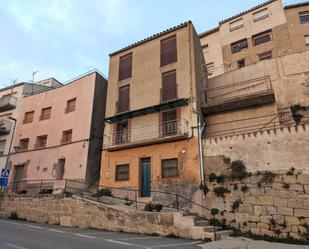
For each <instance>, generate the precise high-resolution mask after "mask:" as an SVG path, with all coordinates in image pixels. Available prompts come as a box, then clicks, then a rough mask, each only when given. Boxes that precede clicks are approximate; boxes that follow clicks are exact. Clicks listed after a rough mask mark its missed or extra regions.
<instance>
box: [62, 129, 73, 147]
mask: <svg viewBox="0 0 309 249" xmlns="http://www.w3.org/2000/svg"><path fill="white" fill-rule="evenodd" d="M72 134H73V131H72V129H71V130H66V131H63V132H62V139H61V143H62V144H64V143H70V142H72Z"/></svg>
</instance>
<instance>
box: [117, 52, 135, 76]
mask: <svg viewBox="0 0 309 249" xmlns="http://www.w3.org/2000/svg"><path fill="white" fill-rule="evenodd" d="M131 76H132V53H130V54H127V55H124V56H122V57H120V59H119V81H120V80H124V79H127V78H130V77H131Z"/></svg>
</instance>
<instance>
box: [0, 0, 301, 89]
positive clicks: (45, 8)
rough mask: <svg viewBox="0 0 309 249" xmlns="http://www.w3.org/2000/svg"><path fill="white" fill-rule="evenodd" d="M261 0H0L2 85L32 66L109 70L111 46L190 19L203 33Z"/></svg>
mask: <svg viewBox="0 0 309 249" xmlns="http://www.w3.org/2000/svg"><path fill="white" fill-rule="evenodd" d="M264 1H265V0H217V1H214V0H190V1H189V0H0V31H1V35H0V87H5V86H7V85H11V84H12V83H13V81H14V80H15V81H16V82H23V81H30V80H31V79H32V72H34V71H39V72H38V73H37V74H36V75H35V81H38V80H42V79H46V78H49V77H54V78H56V79H58V80H59V81H60V82H64V83H65V82H66V81H69V80H70V79H72V78H74V77H76V76H78V75H81V74H83V73H85V72H87V71H89V70H91V69H93V68H97V69H99V70H100V71H101V72H102V73H103V74H104V75H108V64H109V53H111V52H113V51H116V50H118V49H121V48H123V47H125V46H127V45H130V44H131V43H133V42H136V41H139V40H142V39H144V38H146V37H148V36H151V35H152V34H155V33H158V32H160V31H163V30H165V29H167V28H170V27H173V26H175V25H178V24H180V23H182V22H185V21H188V20H191V21H192V22H193V24H194V26H195V28H196V30H197V32H198V33H201V32H204V31H206V30H209V29H212V28H214V27H216V26H217V25H218V22H219V21H220V20H223V19H225V18H228V17H230V16H233V15H235V14H238V13H240V12H242V11H244V10H246V9H249V8H251V7H254V6H256V5H258V4H260V3H263V2H264ZM303 1H304V0H303ZM297 2H301V0H284V4H293V3H297Z"/></svg>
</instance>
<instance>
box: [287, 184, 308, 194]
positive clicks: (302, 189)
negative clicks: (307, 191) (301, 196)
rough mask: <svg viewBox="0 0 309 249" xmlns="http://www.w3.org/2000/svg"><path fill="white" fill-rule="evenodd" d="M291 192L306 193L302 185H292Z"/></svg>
mask: <svg viewBox="0 0 309 249" xmlns="http://www.w3.org/2000/svg"><path fill="white" fill-rule="evenodd" d="M289 190H290V191H298V192H304V185H302V184H297V183H296V184H290V188H289Z"/></svg>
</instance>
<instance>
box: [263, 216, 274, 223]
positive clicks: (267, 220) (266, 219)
mask: <svg viewBox="0 0 309 249" xmlns="http://www.w3.org/2000/svg"><path fill="white" fill-rule="evenodd" d="M271 218H272V216H269V215H267V216H265V215H262V216H261V223H265V224H270V220H271Z"/></svg>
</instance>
